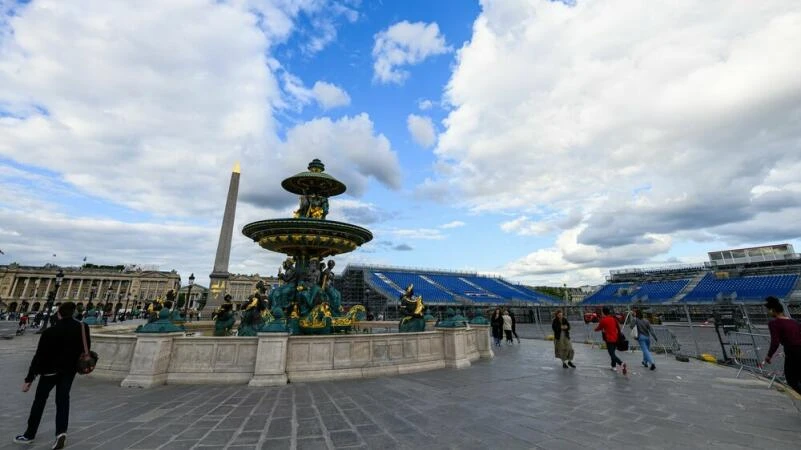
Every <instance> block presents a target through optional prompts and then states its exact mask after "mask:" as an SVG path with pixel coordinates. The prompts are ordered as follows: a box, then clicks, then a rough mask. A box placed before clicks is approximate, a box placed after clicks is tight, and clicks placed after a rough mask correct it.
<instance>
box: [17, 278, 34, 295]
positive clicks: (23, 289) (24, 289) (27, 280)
mask: <svg viewBox="0 0 801 450" xmlns="http://www.w3.org/2000/svg"><path fill="white" fill-rule="evenodd" d="M30 282H31V279H30V277H25V286H23V287H22V292H20V293H19V298H20V299H23V298H25V291H27V290H28V283H30Z"/></svg>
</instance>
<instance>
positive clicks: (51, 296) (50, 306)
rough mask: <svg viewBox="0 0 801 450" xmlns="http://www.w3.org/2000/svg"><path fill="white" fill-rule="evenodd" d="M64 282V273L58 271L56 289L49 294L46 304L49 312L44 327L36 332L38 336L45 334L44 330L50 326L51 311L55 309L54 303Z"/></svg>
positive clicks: (46, 314)
mask: <svg viewBox="0 0 801 450" xmlns="http://www.w3.org/2000/svg"><path fill="white" fill-rule="evenodd" d="M62 280H64V271H63V270H61V269H58V273H57V274H56V288H55V289H54V290H52V291H50V292H49V293H48V294H47V303H45V305H47V311H45V317H44V325H42V328H40V329H39V331H37V332H36V333H37V334H41V333H42V332H44V330H46V329H47V326H48V325H50V310H51V309H53V302H54V301H55V300H56V295H58V288H60V287H61V281H62Z"/></svg>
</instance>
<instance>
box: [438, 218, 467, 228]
mask: <svg viewBox="0 0 801 450" xmlns="http://www.w3.org/2000/svg"><path fill="white" fill-rule="evenodd" d="M465 225H467V224H466V223H464V222H462V221H461V220H454V221H453V222H448V223H443V224H442V225H440V226H439V227H440V228H444V229H446V230H447V229H450V228H460V227H463V226H465Z"/></svg>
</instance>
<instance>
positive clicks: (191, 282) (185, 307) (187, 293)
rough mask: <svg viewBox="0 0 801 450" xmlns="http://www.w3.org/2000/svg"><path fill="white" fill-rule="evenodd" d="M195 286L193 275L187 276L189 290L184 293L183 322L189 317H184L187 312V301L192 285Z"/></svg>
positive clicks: (190, 294) (190, 295)
mask: <svg viewBox="0 0 801 450" xmlns="http://www.w3.org/2000/svg"><path fill="white" fill-rule="evenodd" d="M193 284H195V273H194V272H192V274H191V275H189V289H188V290H187V291H186V298H184V320H186V321H188V320H189V316H187V315H186V313H187V311H188V310H189V299H190V298H191V297H192V285H193Z"/></svg>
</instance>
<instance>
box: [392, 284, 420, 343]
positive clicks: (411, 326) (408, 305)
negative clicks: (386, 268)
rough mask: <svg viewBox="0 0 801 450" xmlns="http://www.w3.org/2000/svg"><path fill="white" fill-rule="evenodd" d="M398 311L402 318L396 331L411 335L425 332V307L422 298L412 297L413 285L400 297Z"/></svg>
mask: <svg viewBox="0 0 801 450" xmlns="http://www.w3.org/2000/svg"><path fill="white" fill-rule="evenodd" d="M400 311H401V313H402V314H403V317H402V318H401V320H400V323H399V324H398V331H399V332H401V333H412V332H420V331H425V329H426V319H425V316H424V314H425V312H426V306H425V305H424V304H423V297H421V296H419V295H418V296H417V297H415V296H414V285H412V284H410V285H409V286H408V287H406V292H404V293H403V295H401V297H400Z"/></svg>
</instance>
